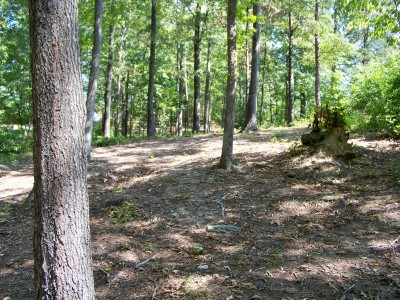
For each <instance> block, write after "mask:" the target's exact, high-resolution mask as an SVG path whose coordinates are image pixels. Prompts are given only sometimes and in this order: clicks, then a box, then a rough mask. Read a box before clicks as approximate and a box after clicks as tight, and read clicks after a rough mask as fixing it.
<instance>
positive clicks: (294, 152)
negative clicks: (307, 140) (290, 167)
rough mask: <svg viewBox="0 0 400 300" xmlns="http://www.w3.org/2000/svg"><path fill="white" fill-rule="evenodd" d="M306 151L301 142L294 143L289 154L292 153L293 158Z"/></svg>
mask: <svg viewBox="0 0 400 300" xmlns="http://www.w3.org/2000/svg"><path fill="white" fill-rule="evenodd" d="M304 151H305V148H304V147H303V146H302V145H301V143H299V142H294V143H293V144H292V145H291V146H290V147H289V153H290V155H291V156H298V155H300V154H303V153H304Z"/></svg>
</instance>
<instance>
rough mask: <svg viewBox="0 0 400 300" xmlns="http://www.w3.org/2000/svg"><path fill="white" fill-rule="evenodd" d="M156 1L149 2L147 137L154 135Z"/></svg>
mask: <svg viewBox="0 0 400 300" xmlns="http://www.w3.org/2000/svg"><path fill="white" fill-rule="evenodd" d="M156 33H157V0H152V1H151V44H150V62H149V70H150V71H149V88H148V92H147V136H149V137H154V136H155V135H156V119H155V115H154V78H155V74H156Z"/></svg>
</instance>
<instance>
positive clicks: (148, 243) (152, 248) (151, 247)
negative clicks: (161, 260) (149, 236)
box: [146, 242, 154, 252]
mask: <svg viewBox="0 0 400 300" xmlns="http://www.w3.org/2000/svg"><path fill="white" fill-rule="evenodd" d="M146 251H150V252H153V251H154V245H153V243H152V242H147V243H146Z"/></svg>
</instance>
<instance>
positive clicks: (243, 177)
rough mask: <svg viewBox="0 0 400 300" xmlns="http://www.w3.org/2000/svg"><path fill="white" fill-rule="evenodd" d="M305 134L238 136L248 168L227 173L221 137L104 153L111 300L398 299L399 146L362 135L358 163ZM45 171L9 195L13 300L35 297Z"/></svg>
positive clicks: (105, 278)
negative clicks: (39, 186) (34, 199)
mask: <svg viewBox="0 0 400 300" xmlns="http://www.w3.org/2000/svg"><path fill="white" fill-rule="evenodd" d="M305 131H307V129H306V128H290V129H287V128H279V129H273V130H266V131H260V132H257V133H249V134H247V133H246V134H241V135H240V134H237V135H235V141H234V152H235V158H236V160H237V163H238V164H239V165H240V169H239V171H238V172H225V171H223V170H219V169H217V168H216V165H217V164H218V161H219V156H220V151H221V145H222V141H221V136H218V135H212V136H207V135H199V136H195V137H193V138H180V139H167V140H159V139H155V140H146V141H141V142H137V143H133V144H130V145H119V146H113V147H107V148H97V149H94V152H93V156H94V157H95V158H96V159H97V160H96V161H95V162H92V163H90V164H89V165H88V167H89V174H88V184H89V195H90V206H91V231H92V249H93V270H94V275H95V283H96V294H97V295H96V296H97V299H160V300H161V299H162V300H164V299H172V300H173V299H204V300H205V299H211V300H221V299H222V300H231V299H272V300H275V299H278V300H280V299H349V300H350V299H381V300H383V299H398V298H399V297H400V273H399V269H400V246H398V245H397V244H395V243H393V241H394V240H395V239H396V238H397V237H398V236H399V234H400V224H399V219H400V212H399V211H400V206H399V198H398V195H399V194H400V186H399V184H398V183H397V180H396V178H395V177H394V173H395V171H396V167H398V162H399V158H400V154H399V149H400V148H399V144H398V143H396V142H393V141H386V140H376V139H375V140H371V139H368V138H364V137H358V138H357V139H354V140H351V142H353V143H354V144H355V145H356V151H357V155H358V156H357V157H356V159H355V160H353V161H345V160H339V159H333V158H330V157H327V156H324V155H322V154H317V155H311V156H310V155H308V154H307V153H302V154H301V153H300V154H299V155H297V156H292V155H290V150H289V149H290V146H291V145H293V143H294V141H298V140H299V136H300V135H301V134H302V133H304V132H305ZM26 172H30V173H26ZM31 175H32V174H31V171H30V170H29V169H27V170H26V171H24V172H21V174H19V175H18V176H20V178H21V177H23V176H26V178H30V179H29V180H31V181H29V180H28V184H25V185H24V187H19V188H18V187H16V188H15V191H13V192H12V193H11V194H10V195H8V196H3V195H2V196H1V197H6V201H7V202H8V203H13V206H12V211H11V212H9V213H3V214H4V215H5V216H6V217H7V218H9V222H6V223H4V224H3V225H2V224H0V255H1V258H2V259H0V282H4V284H3V286H2V287H0V298H1V297H6V296H10V297H11V298H13V299H14V298H15V299H29V298H27V297H26V296H23V295H31V294H32V292H31V289H32V259H31V251H30V248H31V246H29V249H27V248H26V244H28V245H30V243H31V235H32V234H31V232H32V222H31V219H30V214H31V208H32V207H31V205H30V204H29V203H25V202H24V199H25V198H26V196H27V192H28V191H29V189H30V188H31V185H32V179H31V178H32V176H31ZM6 176H7V178H8V179H10V180H15V182H17V181H18V176H17V175H16V174H14V173H13V174H6ZM4 178H5V177H4V176H3V177H2V178H0V180H3V181H4ZM24 178H25V177H24ZM8 179H7V181H8V183H7V184H10V183H11V184H12V185H13V182H14V181H9V180H8ZM14 195H17V196H14ZM113 203H114V204H115V205H116V207H115V208H110V205H112V204H113ZM123 203H128V204H129V205H128V206H126V207H125V210H124V206H123ZM129 208H132V209H133V210H132V216H130V215H128V211H126V209H129ZM210 225H224V226H225V225H229V226H233V227H226V228H239V230H238V231H232V232H229V231H226V232H212V231H209V230H208V229H209V228H210V227H209V226H210ZM26 241H28V242H26ZM24 297H25V298H24Z"/></svg>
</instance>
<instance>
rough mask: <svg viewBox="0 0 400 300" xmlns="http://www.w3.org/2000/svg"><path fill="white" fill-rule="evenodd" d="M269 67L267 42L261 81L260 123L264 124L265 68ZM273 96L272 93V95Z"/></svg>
mask: <svg viewBox="0 0 400 300" xmlns="http://www.w3.org/2000/svg"><path fill="white" fill-rule="evenodd" d="M266 67H267V43H265V48H264V63H263V70H262V83H261V109H260V124H263V122H264V120H263V115H264V98H265V69H266ZM270 97H271V95H270Z"/></svg>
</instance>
